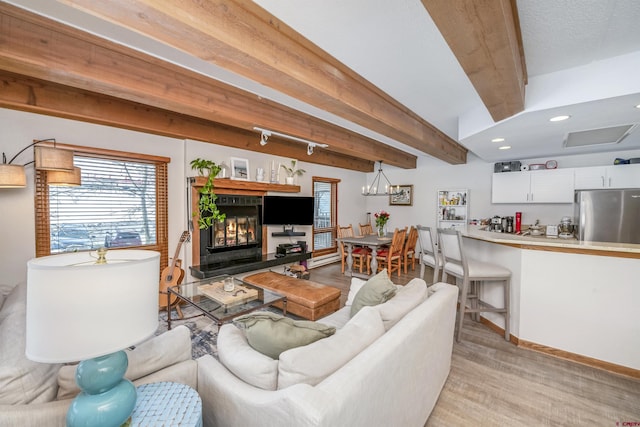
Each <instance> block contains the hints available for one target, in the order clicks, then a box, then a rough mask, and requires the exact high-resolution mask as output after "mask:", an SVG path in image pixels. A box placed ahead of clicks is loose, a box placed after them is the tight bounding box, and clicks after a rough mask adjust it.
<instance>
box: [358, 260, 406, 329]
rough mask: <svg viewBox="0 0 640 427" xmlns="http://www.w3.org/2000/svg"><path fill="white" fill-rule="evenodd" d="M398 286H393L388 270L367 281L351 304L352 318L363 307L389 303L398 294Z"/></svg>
mask: <svg viewBox="0 0 640 427" xmlns="http://www.w3.org/2000/svg"><path fill="white" fill-rule="evenodd" d="M396 290H397V288H396V285H394V284H393V282H392V281H391V279H389V275H388V274H387V269H386V268H385V269H384V270H382V271H381V272H380V273H378V274H376V275H375V276H373V277H372V278H371V279H369V280H367V283H365V284H364V285H363V286H362V288H360V290H359V291H358V293H357V294H356V297H355V298H354V299H353V304H351V317H353V316H354V315H355V314H356V313H357V312H358V311H359V310H360V309H361V308H362V307H365V306H367V305H378V304H382V303H383V302H386V301H389V300H390V299H391V298H392V297H393V296H394V295H395V294H396Z"/></svg>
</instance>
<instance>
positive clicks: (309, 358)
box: [278, 306, 385, 389]
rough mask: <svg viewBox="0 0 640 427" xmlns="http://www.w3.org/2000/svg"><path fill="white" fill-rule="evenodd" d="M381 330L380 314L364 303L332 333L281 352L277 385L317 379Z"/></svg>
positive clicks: (379, 333) (365, 346) (329, 373)
mask: <svg viewBox="0 0 640 427" xmlns="http://www.w3.org/2000/svg"><path fill="white" fill-rule="evenodd" d="M384 332H385V330H384V325H383V323H382V319H381V318H380V314H378V312H377V311H376V310H375V309H374V308H373V307H369V306H367V307H363V308H362V309H361V310H360V311H358V312H357V313H356V314H355V315H354V316H353V318H351V320H349V322H347V324H346V325H344V327H343V328H341V329H339V330H337V331H336V333H335V334H334V335H332V336H330V337H327V338H323V339H321V340H318V341H316V342H314V343H311V344H309V345H306V346H304V347H297V348H292V349H291V350H287V351H285V352H283V353H282V354H280V363H279V365H278V389H283V388H286V387H289V386H292V385H294V384H299V383H305V384H309V385H316V384H318V383H320V382H321V381H322V380H324V379H325V378H327V377H328V376H329V375H331V374H333V373H334V372H335V371H337V370H338V369H340V367H342V366H343V365H344V364H345V363H347V362H348V361H350V360H351V359H353V358H354V357H355V356H356V355H358V353H360V352H362V351H363V350H364V349H365V348H367V347H368V346H369V345H370V344H371V343H372V342H374V341H375V340H376V339H378V338H379V337H381V336H382V335H383V334H384Z"/></svg>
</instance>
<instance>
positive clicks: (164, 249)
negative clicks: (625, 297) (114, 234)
mask: <svg viewBox="0 0 640 427" xmlns="http://www.w3.org/2000/svg"><path fill="white" fill-rule="evenodd" d="M40 145H43V146H51V147H53V143H43V144H40ZM55 148H58V149H64V150H70V151H73V153H74V156H75V155H79V156H84V157H96V158H101V159H112V160H120V161H135V162H140V163H151V164H154V165H155V166H156V179H155V181H156V243H155V244H151V245H144V247H143V248H144V249H147V250H154V251H157V252H160V270H162V269H163V268H164V266H166V265H168V262H169V250H168V247H169V242H168V237H167V236H168V234H169V232H168V228H169V223H168V177H167V169H168V164H169V162H170V161H171V159H170V158H168V157H163V156H154V155H148V154H139V153H131V152H125V151H116V150H108V149H104V148H94V147H82V146H76V145H69V144H61V143H57V142H56V144H55ZM34 200H35V229H36V232H35V237H36V257H42V256H47V255H51V218H50V216H49V215H50V210H49V207H50V206H49V186H48V185H47V171H45V170H36V171H35V189H34ZM112 250H117V249H112ZM159 273H160V272H159Z"/></svg>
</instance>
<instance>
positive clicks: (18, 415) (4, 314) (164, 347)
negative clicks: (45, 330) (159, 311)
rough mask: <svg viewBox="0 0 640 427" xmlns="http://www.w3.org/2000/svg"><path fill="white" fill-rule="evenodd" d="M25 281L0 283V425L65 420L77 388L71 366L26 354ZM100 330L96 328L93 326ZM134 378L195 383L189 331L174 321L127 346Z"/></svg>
mask: <svg viewBox="0 0 640 427" xmlns="http://www.w3.org/2000/svg"><path fill="white" fill-rule="evenodd" d="M26 288H27V286H26V283H21V284H19V285H17V286H7V285H0V427H16V426H20V427H43V426H47V427H56V426H64V425H65V417H66V414H67V409H68V408H69V405H70V404H71V401H72V398H73V397H75V395H76V394H77V393H78V392H79V389H78V388H77V385H76V383H75V366H71V365H68V366H63V365H57V364H46V363H36V362H32V361H30V360H28V359H27V358H26V357H25V355H24V352H25V343H26V338H25V335H26V334H25V331H26ZM96 333H100V331H96ZM127 352H128V357H129V368H128V369H127V372H126V374H125V376H126V377H127V378H129V379H130V380H132V381H133V383H134V384H136V385H140V384H146V383H151V382H159V381H173V382H179V383H183V384H187V385H189V386H191V387H193V388H196V387H197V382H196V381H197V369H198V366H197V362H196V361H195V360H192V358H191V333H190V331H189V328H187V327H186V326H179V327H177V328H175V329H173V330H171V331H169V332H166V333H164V334H162V335H159V336H157V337H153V338H150V339H149V340H147V341H145V342H144V343H142V344H140V345H138V346H137V347H136V348H135V349H130V350H127Z"/></svg>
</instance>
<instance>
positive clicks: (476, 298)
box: [438, 228, 511, 342]
mask: <svg viewBox="0 0 640 427" xmlns="http://www.w3.org/2000/svg"><path fill="white" fill-rule="evenodd" d="M438 236H439V239H440V250H441V251H442V257H443V261H444V262H443V267H442V281H443V282H446V280H447V276H448V275H449V274H450V275H452V276H454V277H457V278H460V279H462V287H461V289H460V309H459V316H460V317H459V319H458V332H457V335H456V341H458V342H460V337H461V335H462V321H463V320H464V315H465V313H472V315H473V316H474V320H476V321H477V320H480V319H479V314H480V313H482V312H492V313H502V314H503V315H504V339H505V340H507V341H509V338H510V332H509V313H510V310H509V306H510V303H509V301H510V296H509V288H510V286H511V271H509V270H508V269H506V268H504V267H501V266H499V265H496V264H492V263H489V262H483V261H477V260H474V259H469V258H467V256H466V255H465V251H464V247H463V245H462V235H461V234H460V232H459V231H458V230H455V229H450V228H449V229H444V228H438ZM486 281H501V282H502V283H503V284H504V293H503V295H504V303H503V305H504V307H503V308H496V307H494V306H492V305H491V304H489V303H487V302H485V301H483V300H482V299H481V297H480V296H481V294H482V292H481V290H482V289H481V288H482V285H483V284H484V283H485V282H486ZM467 300H469V303H470V307H467Z"/></svg>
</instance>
